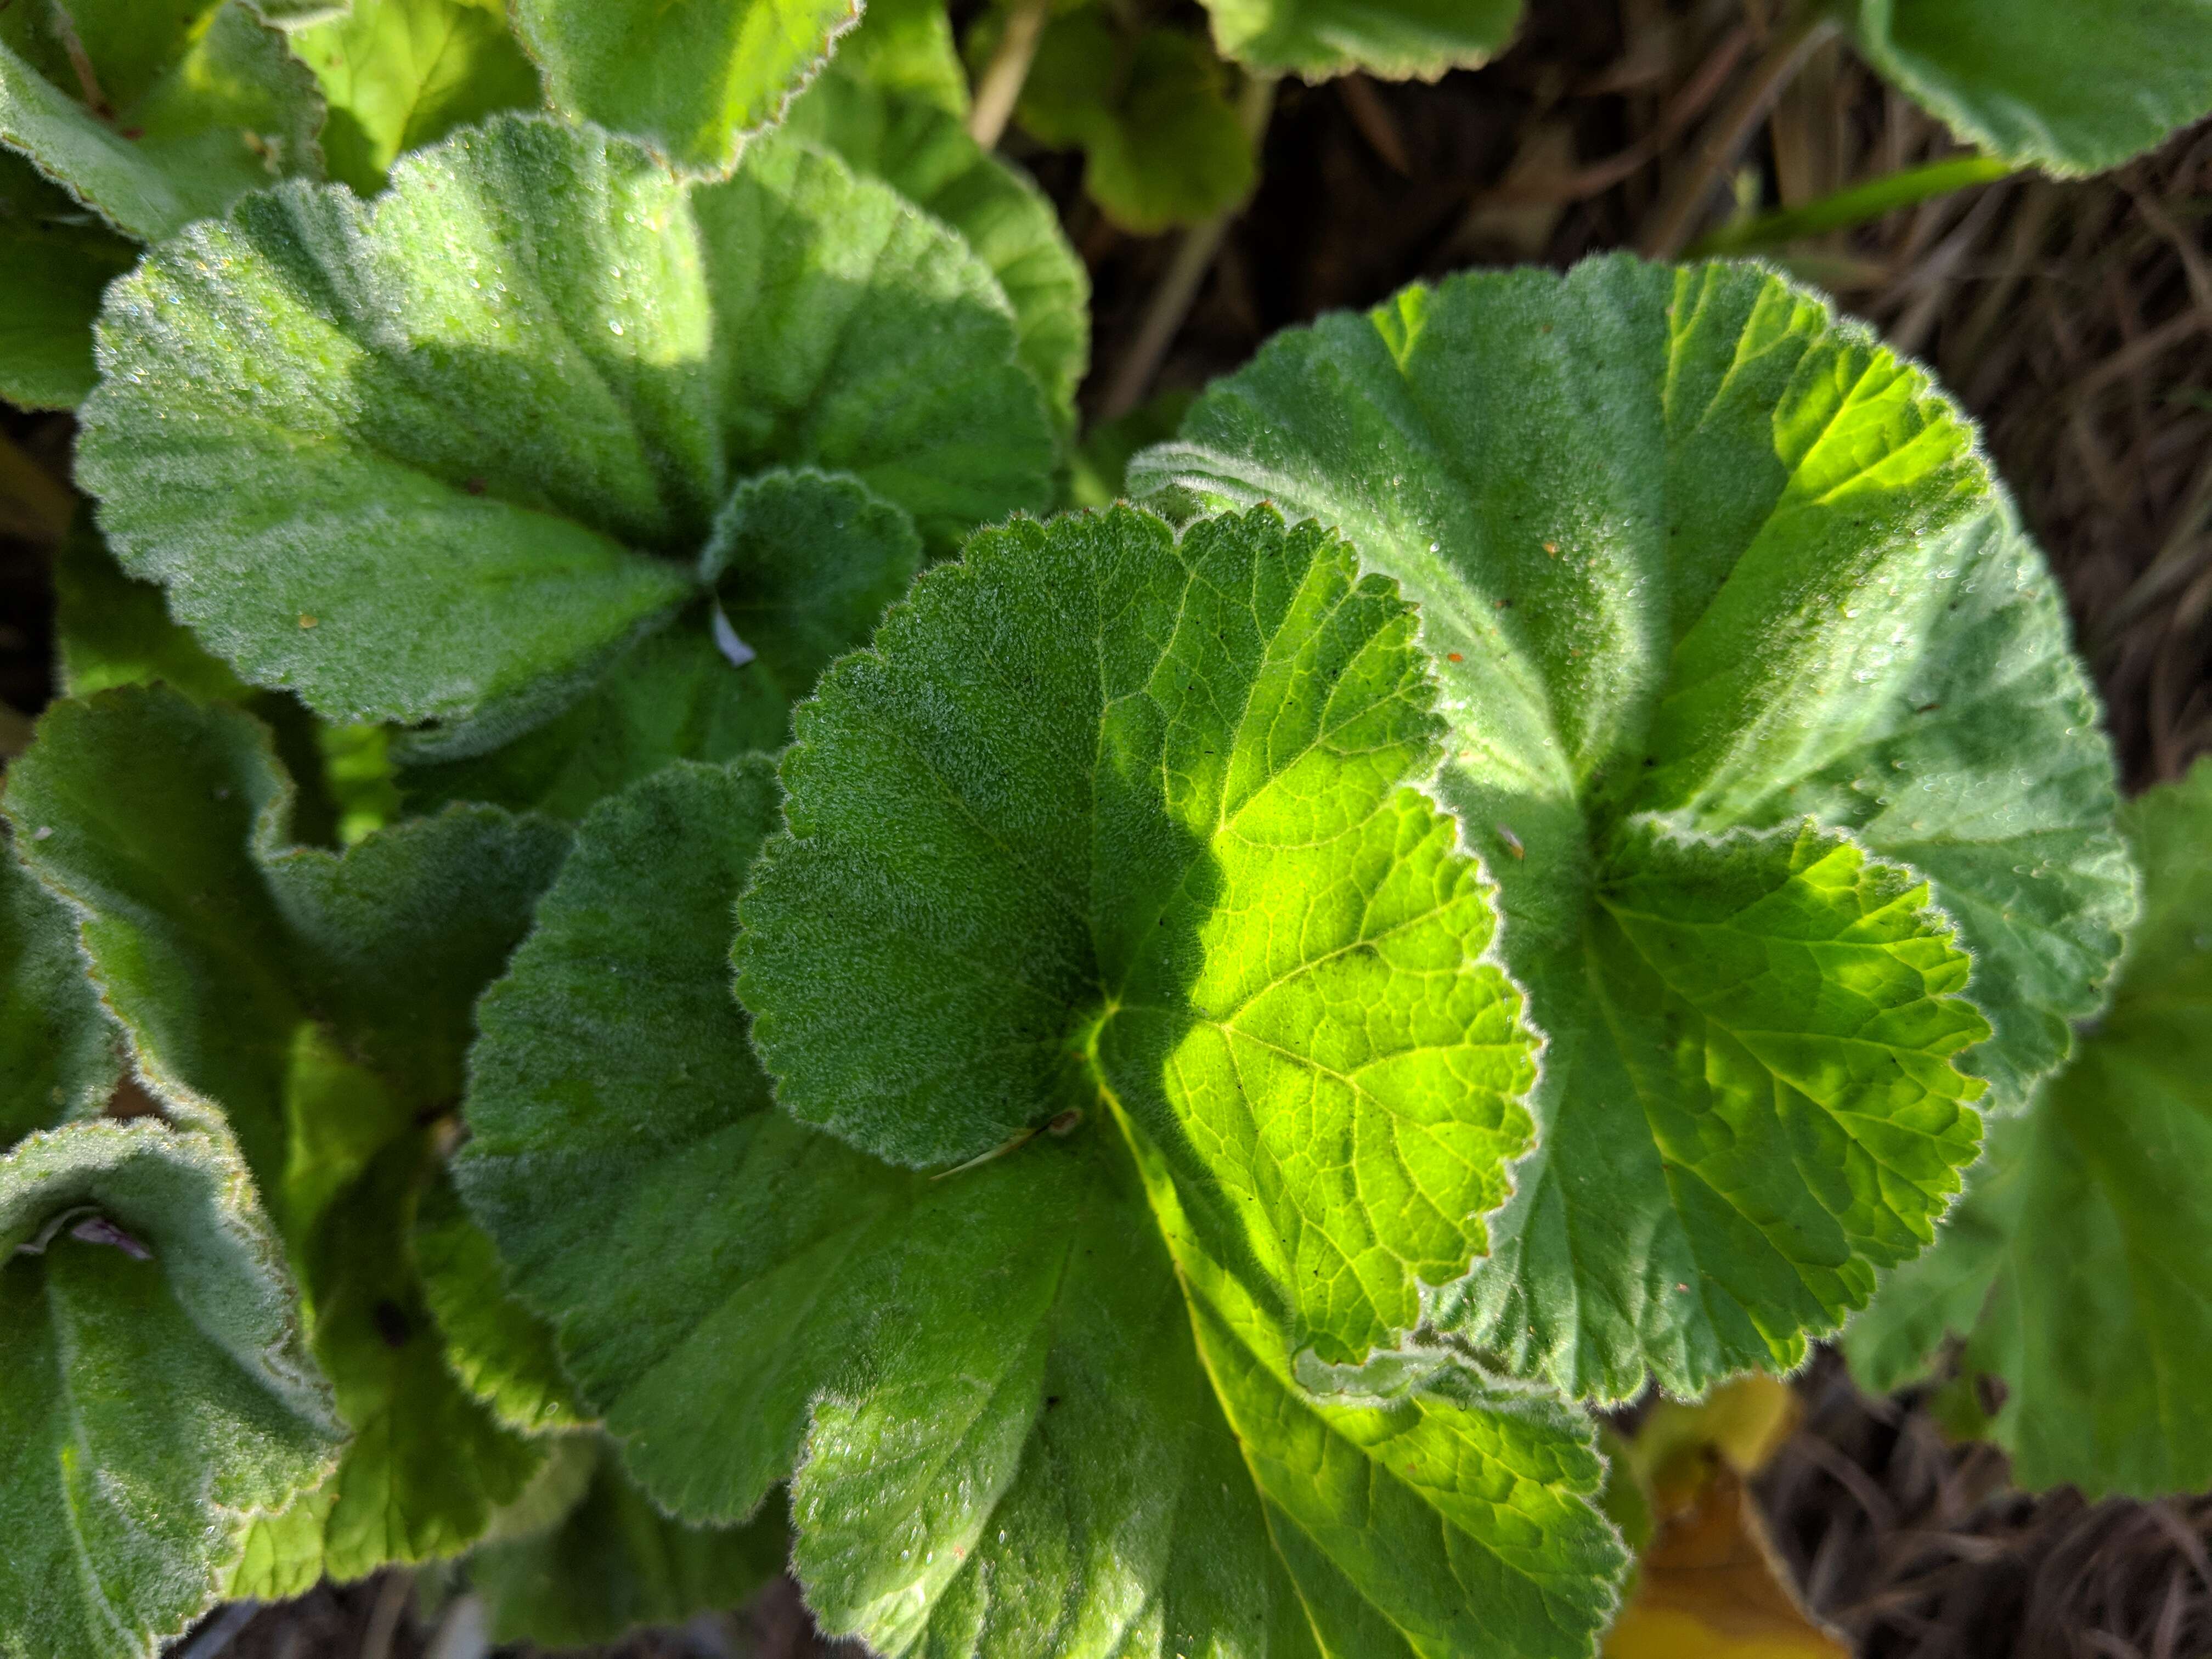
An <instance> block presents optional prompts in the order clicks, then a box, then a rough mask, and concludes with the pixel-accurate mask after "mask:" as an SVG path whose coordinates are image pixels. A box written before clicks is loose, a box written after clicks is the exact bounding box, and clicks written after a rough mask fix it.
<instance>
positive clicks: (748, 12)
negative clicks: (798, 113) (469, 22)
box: [513, 0, 860, 173]
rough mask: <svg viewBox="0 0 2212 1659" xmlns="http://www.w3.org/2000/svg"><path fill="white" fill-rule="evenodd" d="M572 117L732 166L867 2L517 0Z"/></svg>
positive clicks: (712, 167) (561, 106) (525, 29)
mask: <svg viewBox="0 0 2212 1659" xmlns="http://www.w3.org/2000/svg"><path fill="white" fill-rule="evenodd" d="M513 3H514V22H515V27H516V29H517V30H518V31H519V32H520V34H521V36H522V39H523V42H524V44H525V45H526V46H528V47H529V48H530V51H531V53H532V56H534V57H535V58H537V59H538V64H540V65H541V66H542V67H543V68H544V72H545V92H546V96H547V98H548V99H549V100H550V101H551V102H552V104H553V106H554V107H555V108H556V109H558V110H561V111H562V112H564V113H566V114H568V115H572V116H578V117H580V118H583V119H585V120H588V121H596V122H598V123H599V125H602V126H605V127H611V128H612V129H613V130H615V131H617V132H629V133H636V134H638V135H640V136H641V137H644V138H646V139H647V141H649V142H650V143H652V144H653V148H654V149H657V150H659V152H660V153H661V154H663V155H666V156H668V157H669V158H670V159H671V161H674V162H675V163H676V165H677V166H678V167H681V168H684V169H685V170H687V171H690V172H694V173H727V172H728V171H729V170H730V168H731V167H732V164H734V163H735V162H736V161H737V159H738V151H739V149H741V147H742V146H743V144H744V140H745V137H746V135H747V134H748V133H750V132H751V131H754V130H755V129H757V128H760V127H764V126H766V125H769V123H771V122H773V121H774V120H775V119H776V118H777V117H778V116H779V115H781V113H782V112H783V106H784V105H785V104H786V102H787V101H788V100H789V99H790V97H791V95H792V94H793V93H794V92H796V91H798V89H799V87H800V86H801V85H802V84H803V83H804V82H805V79H806V78H807V76H810V75H811V74H812V73H813V72H814V70H816V68H817V67H818V66H819V64H821V62H822V60H823V58H824V57H825V56H827V55H828V53H829V46H830V43H831V42H832V41H833V40H836V37H837V35H838V33H839V32H840V31H842V30H843V29H845V28H848V27H851V25H852V23H853V21H854V19H855V18H856V17H857V16H858V15H860V6H859V4H858V0H513Z"/></svg>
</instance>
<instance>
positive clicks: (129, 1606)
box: [0, 1118, 340, 1659]
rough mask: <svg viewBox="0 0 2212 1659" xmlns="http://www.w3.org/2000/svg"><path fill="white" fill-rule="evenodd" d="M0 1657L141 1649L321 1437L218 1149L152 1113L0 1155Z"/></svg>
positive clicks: (217, 1581)
mask: <svg viewBox="0 0 2212 1659" xmlns="http://www.w3.org/2000/svg"><path fill="white" fill-rule="evenodd" d="M0 1376H5V1377H6V1378H7V1386H6V1387H5V1388H4V1389H0V1523H4V1525H5V1526H6V1528H7V1530H8V1538H9V1543H8V1547H7V1549H6V1550H5V1551H4V1552H0V1652H6V1653H9V1654H33V1653H35V1654H40V1655H52V1656H56V1659H106V1656H112V1655H118V1654H129V1655H133V1656H145V1659H151V1656H153V1655H154V1654H155V1653H158V1652H159V1651H160V1650H161V1644H162V1642H163V1641H164V1640H165V1639H166V1638H169V1637H173V1636H175V1635H178V1634H180V1633H181V1632H183V1631H184V1629H185V1626H187V1625H188V1624H190V1623H191V1620H193V1619H195V1618H197V1616H198V1615H199V1614H200V1613H202V1612H204V1610H205V1609H206V1608H207V1607H208V1606H209V1605H210V1603H211V1602H213V1601H214V1600H215V1599H216V1593H217V1591H218V1589H220V1587H221V1585H222V1579H223V1577H224V1576H225V1575H226V1574H227V1573H228V1571H229V1570H230V1566H231V1564H232V1563H233V1562H234V1561H235V1560H236V1559H238V1557H239V1553H240V1550H241V1548H242V1538H243V1534H244V1533H245V1530H246V1526H247V1524H248V1522H249V1517H251V1516H252V1515H253V1514H254V1513H255V1512H257V1511H260V1510H270V1509H274V1508H276V1507H277V1506H279V1505H281V1504H283V1503H285V1502H286V1501H287V1500H288V1499H289V1498H290V1497H291V1496H292V1495H293V1494H294V1493H295V1492H298V1491H300V1490H301V1488H303V1487H306V1486H312V1485H313V1483H314V1482H315V1481H317V1480H319V1479H321V1477H322V1475H323V1474H324V1473H325V1471H326V1470H327V1469H328V1468H330V1466H331V1459H332V1458H333V1456H334V1455H336V1452H337V1444H338V1441H339V1439H340V1431H339V1428H338V1425H337V1422H336V1421H335V1419H333V1418H332V1416H331V1409H330V1392H329V1388H328V1385H327V1384H325V1383H324V1381H323V1379H322V1377H321V1376H320V1375H319V1373H318V1371H317V1370H316V1368H315V1364H314V1362H313V1360H312V1359H311V1358H309V1357H308V1354H307V1344H306V1341H305V1340H304V1337H303V1334H302V1332H301V1325H300V1319H299V1312H298V1309H297V1306H296V1298H295V1292H294V1291H293V1289H292V1285H291V1280H290V1279H289V1275H288V1274H287V1273H286V1272H285V1269H284V1263H283V1251H282V1248H281V1246H279V1245H278V1243H277V1242H276V1237H275V1235H274V1233H273V1232H272V1231H270V1226H269V1224H268V1220H267V1218H266V1217H265V1216H264V1215H263V1213H262V1212H261V1208H260V1206H259V1205H258V1203H257V1202H256V1201H255V1200H254V1196H253V1189H252V1182H251V1181H250V1180H249V1179H248V1178H247V1176H246V1170H245V1168H244V1166H243V1165H242V1164H240V1162H239V1160H238V1158H237V1155H236V1153H235V1152H234V1151H232V1150H231V1149H230V1148H228V1146H225V1145H224V1143H223V1142H222V1140H220V1139H217V1138H216V1137H215V1136H212V1135H207V1134H201V1133H189V1132H184V1131H179V1130H175V1129H172V1128H170V1127H168V1126H167V1125H166V1124H163V1123H161V1122H160V1121H156V1120H155V1119H151V1118H142V1119H140V1120H139V1121H137V1122H135V1123H131V1124H122V1123H114V1122H85V1123H72V1124H70V1125H67V1126H65V1127H62V1128H59V1129H55V1130H52V1131H48V1132H42V1133H36V1134H33V1135H31V1136H29V1137H28V1138H27V1139H23V1140H21V1141H19V1142H18V1143H16V1145H15V1146H13V1147H12V1148H10V1149H9V1150H8V1151H7V1152H4V1153H0Z"/></svg>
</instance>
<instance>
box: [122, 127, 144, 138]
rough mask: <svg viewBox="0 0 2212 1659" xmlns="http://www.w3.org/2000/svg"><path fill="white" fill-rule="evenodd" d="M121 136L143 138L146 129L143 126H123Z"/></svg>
mask: <svg viewBox="0 0 2212 1659" xmlns="http://www.w3.org/2000/svg"><path fill="white" fill-rule="evenodd" d="M123 136H124V137H125V138H131V139H138V138H143V137H145V136H146V129H145V128H143V127H125V128H124V129H123Z"/></svg>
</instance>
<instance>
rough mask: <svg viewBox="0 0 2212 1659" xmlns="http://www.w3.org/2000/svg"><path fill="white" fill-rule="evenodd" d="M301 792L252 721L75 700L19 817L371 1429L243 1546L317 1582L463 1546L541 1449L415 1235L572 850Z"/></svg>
mask: <svg viewBox="0 0 2212 1659" xmlns="http://www.w3.org/2000/svg"><path fill="white" fill-rule="evenodd" d="M291 799H292V789H291V784H290V780H289V778H288V777H287V776H286V775H285V773H284V771H283V768H282V767H281V766H280V765H279V764H278V763H277V762H276V757H275V755H274V753H273V751H272V750H271V748H270V738H269V734H268V732H267V731H266V729H265V728H264V727H263V726H260V724H259V723H258V722H257V721H255V720H252V718H251V717H249V716H247V715H246V714H241V713H240V712H238V711H237V710H235V709H232V708H226V707H222V706H216V707H212V708H197V707H195V706H194V705H192V704H191V703H189V702H186V701H185V699H184V698H183V697H181V696H179V695H177V694H176V693H174V692H172V691H169V690H162V689H154V690H148V689H143V688H137V687H132V688H127V689H124V690H115V691H110V692H107V693H105V694H103V695H101V696H97V697H94V698H92V699H90V700H88V701H84V702H64V703H59V704H57V705H55V706H54V708H52V710H50V711H49V713H48V714H46V717H45V719H44V720H42V721H41V722H40V728H39V736H38V739H37V741H36V742H35V743H34V744H33V746H32V748H31V750H30V751H29V753H27V755H26V756H25V757H23V758H22V759H21V760H20V761H19V762H17V763H16V764H15V767H14V768H13V769H11V775H10V778H9V790H8V795H7V809H8V812H9V817H10V818H11V820H12V821H13V823H14V825H15V834H16V836H17V837H18V845H19V847H21V848H22V849H23V850H24V853H25V855H26V858H27V861H28V862H29V863H30V865H31V867H32V868H33V871H34V872H36V873H37V874H38V875H40V877H41V878H43V879H44V880H45V881H46V883H47V884H49V885H50V886H51V887H52V888H53V889H54V890H56V891H58V893H59V894H60V895H61V896H63V898H64V900H65V901H66V902H68V903H69V905H70V907H71V908H74V909H75V910H76V912H77V915H78V920H79V938H80V939H81V942H82V949H83V951H84V953H85V956H86V957H87V958H88V963H89V971H90V975H91V979H92V981H93V983H94V985H95V986H96V987H98V989H99V991H100V994H101V996H102V997H103V998H104V1000H106V1005H107V1006H108V1007H109V1008H110V1009H112V1011H113V1012H114V1014H115V1015H116V1017H117V1018H118V1019H119V1020H120V1021H121V1023H122V1025H123V1027H124V1030H125V1033H126V1035H127V1036H128V1038H129V1041H130V1043H131V1050H132V1060H133V1065H134V1067H135V1069H136V1070H137V1073H138V1074H139V1075H140V1076H141V1077H142V1078H143V1079H144V1080H145V1082H146V1084H147V1085H148V1087H149V1089H150V1090H151V1091H153V1092H154V1094H155V1097H157V1098H158V1099H159V1101H160V1102H161V1103H162V1105H163V1106H164V1107H165V1108H166V1109H168V1110H169V1111H170V1112H171V1113H172V1115H176V1116H178V1117H179V1119H180V1121H197V1122H205V1123H208V1124H209V1125H210V1127H212V1128H214V1129H216V1131H218V1132H220V1133H224V1134H227V1135H234V1136H235V1137H236V1139H237V1141H238V1143H239V1145H240V1146H241V1147H242V1148H243V1151H244V1153H245V1156H246V1161H247V1163H248V1164H249V1165H250V1166H251V1168H252V1171H253V1176H254V1179H255V1181H256V1182H257V1183H258V1186H259V1188H260V1189H261V1191H262V1193H263V1194H264V1196H265V1200H266V1202H267V1204H268V1206H269V1208H270V1212H271V1213H272V1215H273V1216H274V1218H275V1220H276V1225H277V1227H278V1229H279V1231H281V1233H282V1234H283V1238H284V1241H285V1244H286V1246H287V1248H288V1249H289V1253H290V1256H291V1261H292V1265H293V1269H294V1272H295V1274H296V1276H297V1279H298V1280H299V1283H300V1285H301V1291H302V1292H303V1293H304V1296H305V1298H306V1308H307V1321H308V1329H309V1333H310V1337H311V1340H312V1342H313V1348H314V1352H315V1353H316V1355H317V1357H318V1358H319V1359H320V1361H321V1362H322V1364H323V1365H324V1367H325V1370H327V1371H328V1373H329V1374H330V1376H331V1383H332V1384H333V1386H334V1388H335V1389H336V1395H337V1410H338V1414H339V1416H340V1417H341V1418H342V1419H343V1421H344V1423H345V1424H346V1425H347V1427H348V1428H349V1430H350V1431H352V1439H351V1441H350V1443H349V1445H348V1446H347V1448H346V1450H345V1453H344V1455H343V1459H342V1460H341V1462H339V1464H338V1466H337V1469H336V1471H335V1472H334V1473H333V1474H332V1475H331V1479H330V1480H329V1481H328V1482H327V1483H326V1484H325V1486H324V1487H322V1488H321V1489H320V1490H319V1492H317V1493H315V1494H312V1495H311V1496H310V1497H309V1498H305V1499H303V1500H301V1504H299V1505H296V1506H295V1510H294V1512H293V1513H292V1514H290V1515H289V1516H284V1517H278V1518H276V1519H273V1520H271V1521H269V1522H265V1523H263V1524H262V1525H261V1526H259V1527H257V1528H256V1529H255V1531H256V1537H255V1538H254V1539H252V1540H251V1541H249V1549H248V1557H247V1560H246V1564H245V1565H244V1568H242V1571H243V1570H247V1569H250V1570H252V1571H254V1572H258V1573H260V1574H262V1575H264V1578H263V1580H261V1581H258V1582H262V1583H268V1582H274V1583H285V1582H289V1583H295V1584H297V1583H299V1582H300V1580H301V1578H302V1577H304V1578H306V1579H307V1580H310V1581H311V1580H312V1578H313V1577H314V1576H315V1575H316V1573H317V1572H318V1571H327V1572H329V1573H330V1574H331V1575H332V1576H334V1577H358V1576H360V1575H362V1574H363V1573H366V1572H368V1571H373V1570H374V1569H375V1568H376V1567H378V1566H380V1565H383V1564H384V1563H385V1562H386V1561H388V1560H392V1559H420V1558H422V1557H424V1556H427V1555H432V1554H440V1553H453V1552H455V1551H458V1550H459V1549H460V1548H462V1547H465V1545H466V1544H467V1543H468V1542H469V1541H471V1539H472V1538H473V1537H474V1536H475V1535H476V1534H477V1533H478V1532H481V1531H482V1529H483V1526H484V1525H485V1524H486V1522H488V1520H489V1516H490V1514H491V1512H492V1510H494V1509H495V1507H496V1506H497V1505H498V1504H501V1503H504V1502H505V1501H507V1499H508V1498H512V1497H513V1495H514V1493H515V1492H518V1491H520V1488H521V1486H522V1485H523V1483H524V1482H525V1481H526V1480H527V1479H528V1477H529V1475H530V1473H531V1471H532V1469H533V1468H535V1467H536V1465H537V1462H538V1457H539V1453H538V1451H537V1450H536V1449H534V1448H533V1447H532V1446H531V1445H530V1444H529V1443H527V1442H526V1440H524V1439H522V1438H521V1437H518V1436H516V1435H514V1434H513V1433H511V1432H510V1431H507V1430H506V1429H504V1428H502V1427H501V1426H500V1425H499V1424H498V1423H497V1422H496V1421H495V1419H494V1418H493V1417H492V1415H491V1414H490V1413H489V1412H488V1411H487V1410H486V1409H485V1408H484V1407H483V1406H481V1405H480V1404H478V1402H477V1400H476V1399H475V1398H474V1397H473V1395H471V1394H470V1393H469V1392H468V1391H467V1390H465V1389H463V1388H462V1386H461V1385H460V1384H459V1383H458V1382H457V1381H456V1380H455V1379H454V1377H453V1375H452V1372H451V1370H449V1368H448V1365H447V1358H446V1352H445V1346H444V1343H443V1341H442V1340H441V1337H440V1335H439V1333H438V1330H437V1328H436V1327H435V1324H434V1323H433V1322H432V1320H431V1318H430V1316H429V1313H428V1307H427V1305H426V1303H425V1298H424V1296H423V1293H422V1287H421V1284H420V1281H419V1277H418V1275H417V1274H416V1271H415V1268H414V1267H413V1265H412V1260H411V1257H410V1252H409V1249H408V1246H409V1241H410V1233H411V1231H412V1229H413V1225H414V1208H415V1205H416V1197H417V1194H419V1193H420V1192H421V1190H422V1186H423V1184H424V1182H425V1181H426V1180H427V1179H428V1177H429V1176H430V1174H431V1172H432V1170H434V1169H435V1166H436V1152H437V1137H436V1133H435V1128H434V1127H432V1125H433V1122H434V1120H435V1119H436V1118H437V1117H438V1115H440V1114H441V1112H443V1111H446V1110H449V1109H451V1107H452V1105H453V1103H454V1101H455V1100H456V1098H457V1097H458V1095H459V1085H460V1066H461V1057H462V1053H463V1050H464V1049H465V1046H466V1044H467V1042H468V1040H469V1037H470V1036H471V1026H470V1020H469V1007H470V1005H471V1002H472V1000H474V996H475V994H476V991H477V987H480V986H481V985H482V984H483V981H485V980H487V979H489V977H491V975H493V974H494V973H495V972H496V971H497V969H498V968H499V965H500V964H501V962H502V961H503V960H504V958H505V957H506V955H507V951H508V950H509V949H510V948H511V947H512V945H513V943H514V941H515V939H517V938H518V937H519V935H520V933H521V931H522V928H523V927H524V925H525V922H526V918H527V915H528V913H529V907H530V904H531V902H532V899H533V898H534V896H536V894H537V892H538V890H540V889H541V888H542V887H543V886H544V884H545V882H546V881H547V880H548V879H549V878H550V875H551V873H552V870H553V868H554V866H556V864H557V863H558V861H559V860H560V857H561V856H562V851H563V848H564V845H565V837H564V836H563V835H562V832H561V831H559V830H558V829H556V827H555V826H553V825H552V824H550V823H546V822H544V821H543V820H536V819H516V818H513V817H508V816H507V814H505V813H503V812H499V811H493V810H491V809H487V808H476V809H469V810H456V811H450V812H447V813H445V814H442V815H441V816H439V817H435V818H425V819H416V820H411V821H410V822H408V823H404V824H401V825H399V826H397V827H395V828H393V829H388V830H385V831H381V832H379V833H378V834H376V835H374V836H370V837H369V838H368V839H367V840H365V841H363V842H362V843H360V844H359V845H357V846H356V847H355V848H351V849H350V850H349V851H348V852H347V853H345V854H343V855H341V854H334V853H331V852H327V851H325V850H324V849H322V848H314V847H307V846H300V845H296V844H294V843H293V842H292V839H291V835H290V823H289V813H290V805H291ZM41 830H44V831H46V833H45V834H44V835H41V834H40V831H41ZM288 1575H289V1577H288Z"/></svg>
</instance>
